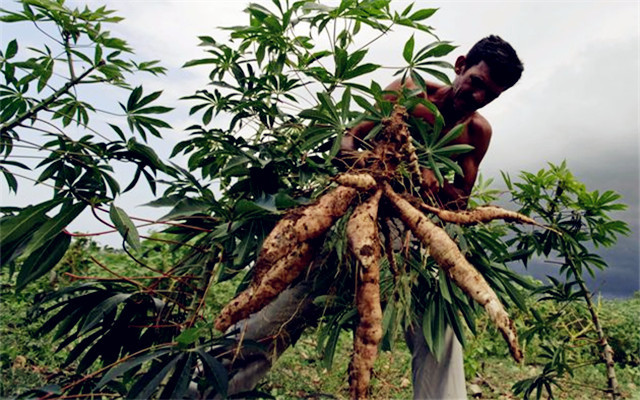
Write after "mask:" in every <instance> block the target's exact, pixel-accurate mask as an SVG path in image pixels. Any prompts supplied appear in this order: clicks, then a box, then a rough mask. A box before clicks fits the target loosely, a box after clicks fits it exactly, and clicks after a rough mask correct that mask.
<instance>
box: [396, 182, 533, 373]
mask: <svg viewBox="0 0 640 400" xmlns="http://www.w3.org/2000/svg"><path fill="white" fill-rule="evenodd" d="M384 194H385V196H386V197H387V198H388V199H389V200H390V201H391V203H392V204H393V205H394V207H395V208H396V210H397V211H398V213H399V215H400V218H401V219H402V221H403V222H404V223H405V224H406V225H407V226H408V227H409V229H411V231H412V232H413V233H414V234H415V235H416V237H417V238H418V239H420V241H421V242H422V243H423V244H424V245H425V246H426V247H427V248H428V249H429V254H430V255H431V257H433V259H434V260H435V262H436V264H438V266H439V267H440V268H441V269H442V270H444V271H445V272H446V273H447V274H448V276H449V278H451V279H452V280H453V282H454V283H455V284H456V285H457V286H458V287H459V288H460V289H462V291H463V292H465V293H466V294H467V295H469V296H471V298H472V299H473V300H475V301H476V302H477V303H479V304H480V305H481V306H483V307H484V309H485V311H486V312H487V314H488V315H489V318H490V319H491V320H492V321H493V323H494V324H495V325H496V326H497V328H498V329H499V330H500V332H501V333H502V336H503V337H504V338H505V340H506V342H507V344H508V345H509V350H510V352H511V355H512V356H513V358H514V359H515V360H516V361H520V360H521V359H522V351H521V350H520V348H519V346H518V336H517V333H516V330H515V327H514V324H513V321H511V319H510V318H509V315H508V314H507V312H506V311H505V309H504V307H503V305H502V303H501V302H500V300H499V299H498V296H497V295H496V293H495V292H494V291H493V289H491V287H490V286H489V284H488V283H487V281H486V280H485V279H484V278H483V276H482V275H481V274H480V273H479V272H478V271H477V270H476V269H475V268H474V267H473V266H472V265H471V264H470V263H469V262H468V261H467V259H466V258H465V257H464V256H463V255H462V253H461V252H460V250H459V249H458V246H457V245H456V243H455V242H454V241H453V240H452V239H451V238H450V237H449V235H447V233H446V232H445V231H444V230H443V229H442V228H439V227H437V226H436V225H434V224H433V223H432V222H431V221H430V220H429V218H427V217H426V216H425V215H424V214H422V213H421V212H420V211H418V210H417V209H416V208H415V207H413V206H412V205H411V204H410V203H409V202H408V201H406V200H405V199H403V198H402V197H401V196H400V195H398V194H397V193H396V192H394V191H393V189H392V188H391V187H390V186H389V185H388V184H386V185H385V193H384Z"/></svg>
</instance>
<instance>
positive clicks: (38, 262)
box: [16, 232, 71, 290]
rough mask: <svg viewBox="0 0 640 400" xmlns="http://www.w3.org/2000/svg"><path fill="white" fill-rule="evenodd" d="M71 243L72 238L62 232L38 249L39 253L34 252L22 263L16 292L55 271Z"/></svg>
mask: <svg viewBox="0 0 640 400" xmlns="http://www.w3.org/2000/svg"><path fill="white" fill-rule="evenodd" d="M70 243H71V237H70V236H69V235H67V234H65V233H64V232H60V233H59V234H58V235H56V236H55V237H54V238H53V239H51V240H49V241H48V242H46V243H45V244H44V245H42V246H40V247H38V249H37V251H34V252H32V253H31V255H30V256H29V257H27V259H26V260H25V261H24V262H23V263H22V266H21V268H20V273H19V274H18V278H17V279H16V290H21V289H23V288H24V287H25V286H26V285H27V284H29V283H31V282H33V281H34V280H36V279H38V278H40V277H41V276H43V275H44V274H46V273H47V272H49V271H50V270H51V269H53V267H55V266H56V265H57V264H58V262H59V261H60V260H61V259H62V257H63V256H64V254H65V252H66V251H67V249H68V248H69V244H70Z"/></svg>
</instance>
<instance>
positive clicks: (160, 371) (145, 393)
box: [127, 355, 182, 399]
mask: <svg viewBox="0 0 640 400" xmlns="http://www.w3.org/2000/svg"><path fill="white" fill-rule="evenodd" d="M181 356H182V355H178V356H175V357H163V358H161V359H160V360H157V361H155V362H154V363H153V365H152V366H151V368H150V369H149V371H147V372H146V373H145V374H144V375H142V376H141V377H140V378H139V379H138V380H137V381H136V382H135V383H134V384H133V386H132V387H131V390H130V391H129V393H127V398H128V399H148V398H150V397H151V396H152V395H153V393H154V392H156V391H157V390H158V388H159V386H160V383H161V382H162V381H163V379H164V378H165V377H166V376H167V374H168V373H169V372H170V371H171V369H173V367H174V366H175V365H176V364H177V363H178V361H180V358H181Z"/></svg>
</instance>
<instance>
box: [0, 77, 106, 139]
mask: <svg viewBox="0 0 640 400" xmlns="http://www.w3.org/2000/svg"><path fill="white" fill-rule="evenodd" d="M95 69H96V66H92V67H91V68H89V69H88V70H86V71H85V72H83V73H82V75H80V76H79V77H77V78H76V79H71V80H70V81H69V82H67V83H65V84H64V85H63V86H62V87H61V88H60V89H58V90H57V91H56V92H55V93H53V94H52V95H51V96H49V97H48V98H46V99H44V100H43V101H41V102H40V103H39V104H37V105H36V106H35V107H33V108H31V109H29V110H27V111H25V112H23V113H22V114H20V115H18V116H17V117H15V118H14V119H13V121H10V122H7V123H6V124H3V125H2V128H0V135H5V134H6V133H7V132H9V131H10V130H12V129H13V128H15V127H16V126H18V125H20V124H21V123H22V122H24V121H26V120H28V119H30V118H34V117H35V116H36V114H38V113H39V112H40V111H42V110H44V109H46V108H47V107H49V105H51V103H53V102H54V101H56V100H57V99H58V98H59V97H60V96H62V95H63V94H65V93H67V92H68V91H69V89H71V88H72V87H74V86H75V85H77V84H78V83H80V82H81V81H82V80H83V79H84V78H85V77H86V76H87V75H89V74H90V73H92V72H93V71H94V70H95Z"/></svg>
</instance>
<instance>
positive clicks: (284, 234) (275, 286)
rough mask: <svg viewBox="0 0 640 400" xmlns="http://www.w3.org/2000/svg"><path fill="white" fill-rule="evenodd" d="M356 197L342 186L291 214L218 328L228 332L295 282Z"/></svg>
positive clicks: (218, 321)
mask: <svg viewBox="0 0 640 400" xmlns="http://www.w3.org/2000/svg"><path fill="white" fill-rule="evenodd" d="M356 193H357V192H356V190H355V189H353V188H349V187H345V186H339V187H338V188H336V189H334V190H333V191H331V192H329V193H327V194H325V195H324V196H322V197H320V198H319V199H318V200H317V201H316V202H315V203H313V204H310V205H308V206H305V207H301V208H297V209H294V210H292V211H290V212H289V213H287V215H285V217H284V218H282V219H281V220H280V222H278V224H277V225H276V226H275V228H274V229H273V230H272V231H271V233H269V235H268V236H267V238H266V239H265V240H264V242H263V244H262V249H261V250H260V254H259V255H258V259H257V261H256V265H255V266H254V272H253V277H252V280H251V283H250V285H249V287H248V288H247V289H246V290H245V291H244V292H242V293H240V294H239V295H238V296H237V297H236V298H234V299H233V300H232V301H231V302H230V303H229V304H227V305H226V306H225V307H224V308H223V309H222V311H221V312H220V315H219V316H218V318H216V321H215V328H216V329H217V330H219V331H221V332H224V331H226V330H227V329H228V328H229V327H230V326H231V325H233V324H235V323H236V322H238V321H240V320H241V319H244V318H246V317H248V316H249V315H251V314H252V313H254V312H256V311H259V310H260V309H262V308H263V307H264V306H265V305H267V304H268V303H269V302H271V300H273V299H274V298H275V297H276V296H277V295H278V294H279V293H280V292H281V291H282V290H284V289H285V288H286V287H287V286H288V285H289V284H290V283H291V282H293V280H295V279H296V278H297V277H298V275H300V273H301V272H302V270H303V269H304V267H305V266H307V265H308V264H309V262H310V261H311V259H312V258H313V255H314V248H313V246H312V244H311V243H309V242H310V241H312V240H314V239H317V238H318V237H320V236H322V235H323V234H324V233H325V232H326V231H327V230H328V229H329V228H330V227H331V225H333V223H334V222H335V220H336V219H337V218H338V217H341V216H342V215H344V213H345V212H346V211H347V208H348V207H349V205H350V204H351V202H352V201H353V199H354V197H355V195H356Z"/></svg>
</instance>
